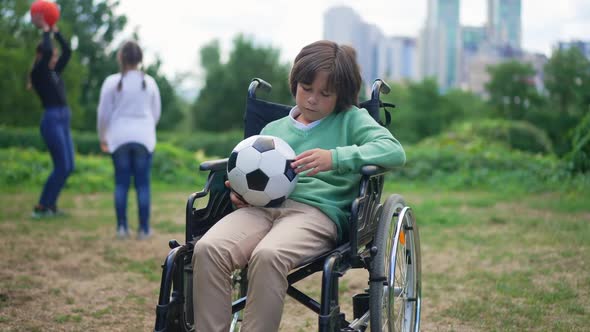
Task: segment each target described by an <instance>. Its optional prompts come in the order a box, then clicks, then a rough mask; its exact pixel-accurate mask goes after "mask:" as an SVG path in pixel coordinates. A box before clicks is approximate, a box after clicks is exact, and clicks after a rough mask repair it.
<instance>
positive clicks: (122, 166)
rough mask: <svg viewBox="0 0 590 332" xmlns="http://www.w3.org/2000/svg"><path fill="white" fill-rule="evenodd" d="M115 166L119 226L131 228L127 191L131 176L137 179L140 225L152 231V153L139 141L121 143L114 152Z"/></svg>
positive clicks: (144, 229) (126, 228)
mask: <svg viewBox="0 0 590 332" xmlns="http://www.w3.org/2000/svg"><path fill="white" fill-rule="evenodd" d="M112 158H113V165H114V166H115V211H116V213H117V228H119V227H121V226H123V227H124V228H125V230H129V226H128V223H127V193H128V191H129V185H130V183H131V176H133V179H134V181H135V192H136V194H137V208H138V210H139V227H140V230H143V231H144V232H146V233H149V231H150V170H151V166H152V154H151V153H150V152H149V151H148V150H147V148H146V147H145V146H143V145H142V144H139V143H127V144H124V145H121V146H120V147H119V148H117V150H115V152H113V154H112Z"/></svg>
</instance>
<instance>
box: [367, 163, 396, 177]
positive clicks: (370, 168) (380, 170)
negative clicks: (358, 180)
mask: <svg viewBox="0 0 590 332" xmlns="http://www.w3.org/2000/svg"><path fill="white" fill-rule="evenodd" d="M390 171H391V169H388V168H384V167H381V166H377V165H365V166H363V167H361V174H362V175H366V176H369V177H371V176H378V175H383V174H385V173H387V172H390Z"/></svg>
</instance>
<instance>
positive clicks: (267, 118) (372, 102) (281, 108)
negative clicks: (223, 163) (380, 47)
mask: <svg viewBox="0 0 590 332" xmlns="http://www.w3.org/2000/svg"><path fill="white" fill-rule="evenodd" d="M259 88H260V89H262V90H265V91H267V92H270V90H271V85H270V84H268V83H267V82H265V81H264V80H262V79H260V78H254V79H253V80H252V83H250V87H249V88H248V99H247V102H246V111H245V112H244V138H247V137H250V136H253V135H258V134H259V133H260V131H261V130H262V128H264V126H266V124H268V123H270V122H272V121H275V120H278V119H280V118H283V117H285V116H287V115H288V114H289V111H290V110H291V108H292V106H289V105H283V104H277V103H272V102H269V101H265V100H261V99H257V98H256V90H257V89H259ZM389 91H390V88H389V86H388V85H387V84H386V83H384V82H383V81H381V80H380V79H376V80H375V82H374V83H373V87H372V92H371V99H369V100H366V101H364V102H362V103H360V105H359V107H361V108H364V109H366V110H367V111H368V112H369V114H371V116H372V117H373V119H375V121H377V122H378V123H380V124H381V125H384V126H387V125H389V122H390V120H391V118H390V116H389V112H388V111H387V109H385V107H395V105H393V104H386V103H385V104H384V103H383V102H381V99H380V98H379V96H380V94H381V93H385V94H387V93H389ZM381 108H384V115H385V121H382V120H381V119H380V113H379V110H380V109H381Z"/></svg>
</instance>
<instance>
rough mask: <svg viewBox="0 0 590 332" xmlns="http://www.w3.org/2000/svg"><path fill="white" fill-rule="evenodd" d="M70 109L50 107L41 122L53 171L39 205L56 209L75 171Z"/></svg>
mask: <svg viewBox="0 0 590 332" xmlns="http://www.w3.org/2000/svg"><path fill="white" fill-rule="evenodd" d="M70 117H71V114H70V109H69V108H68V107H67V106H64V107H49V108H47V109H45V112H44V113H43V119H42V120H41V137H43V140H44V141H45V144H46V145H47V149H48V150H49V154H50V155H51V160H53V171H52V172H51V174H50V175H49V177H48V178H47V181H45V185H44V186H43V191H42V192H41V197H40V198H39V204H40V205H43V206H44V207H51V208H55V207H56V205H57V198H58V196H59V193H60V192H61V190H62V188H63V187H64V185H65V184H66V180H67V178H68V176H70V174H71V173H72V172H73V171H74V143H73V142H72V135H71V133H70Z"/></svg>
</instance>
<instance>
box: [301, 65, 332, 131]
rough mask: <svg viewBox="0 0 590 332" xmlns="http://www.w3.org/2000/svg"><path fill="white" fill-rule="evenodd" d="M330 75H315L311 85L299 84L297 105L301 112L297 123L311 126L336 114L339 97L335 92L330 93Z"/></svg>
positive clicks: (319, 73) (323, 72) (322, 72)
mask: <svg viewBox="0 0 590 332" xmlns="http://www.w3.org/2000/svg"><path fill="white" fill-rule="evenodd" d="M327 86H328V73H327V72H325V71H320V72H318V73H317V74H316V75H315V79H314V81H313V82H312V83H311V84H305V83H301V82H298V83H297V93H296V94H295V103H296V104H297V108H299V111H300V112H301V115H299V116H298V117H297V121H299V122H301V123H303V124H310V123H312V122H313V121H317V120H320V119H323V118H325V117H327V116H328V115H330V114H332V112H334V109H335V108H336V100H337V98H338V96H337V95H336V92H334V91H328V89H327Z"/></svg>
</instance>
